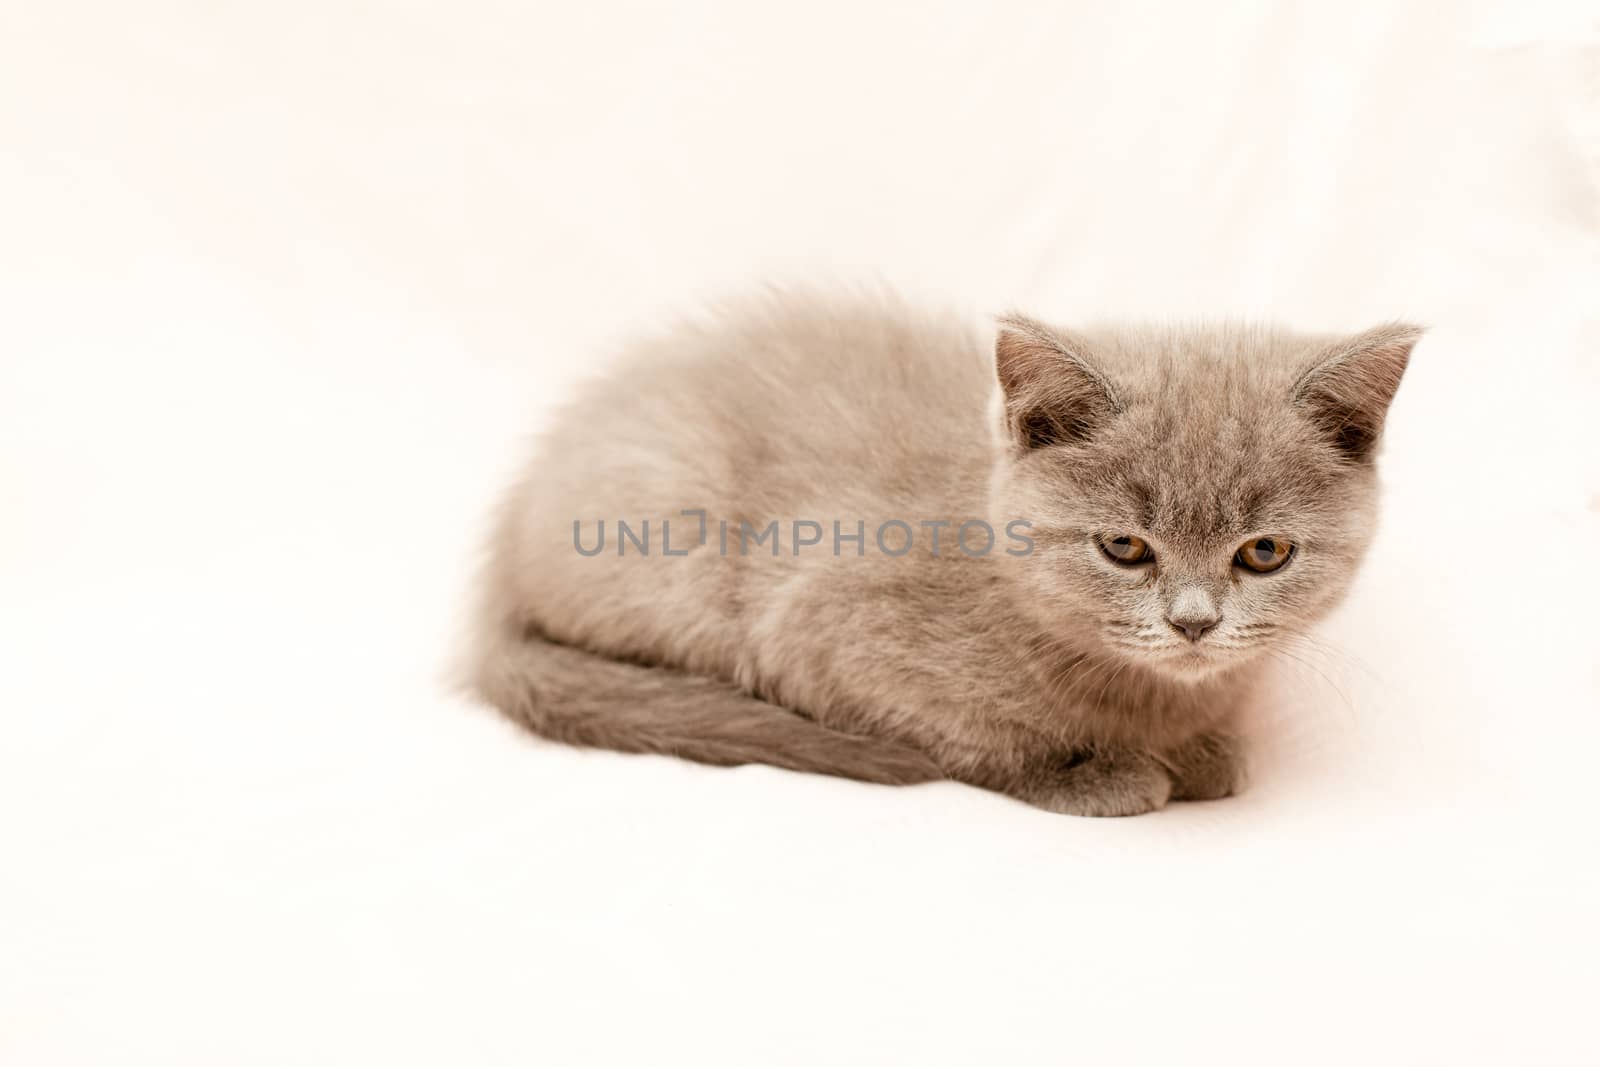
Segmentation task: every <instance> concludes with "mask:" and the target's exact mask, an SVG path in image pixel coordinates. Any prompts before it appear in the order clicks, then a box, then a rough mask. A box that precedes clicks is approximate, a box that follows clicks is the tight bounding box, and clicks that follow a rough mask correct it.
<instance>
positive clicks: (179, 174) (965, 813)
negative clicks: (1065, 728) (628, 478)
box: [0, 2, 1600, 1067]
mask: <svg viewBox="0 0 1600 1067" xmlns="http://www.w3.org/2000/svg"><path fill="white" fill-rule="evenodd" d="M1205 7H1209V8H1211V10H1202V8H1205ZM1585 8H1589V9H1591V10H1592V5H1588V4H1581V3H1580V4H1573V5H1571V7H1570V8H1568V7H1562V6H1539V5H1533V6H1529V5H1527V4H1522V3H1517V4H1506V5H1504V6H1498V7H1489V6H1481V5H1480V6H1473V5H1468V4H1456V3H1443V2H1441V3H1435V4H1426V3H1411V4H1407V3H1400V4H1386V3H1385V4H1372V5H1358V6H1350V5H1344V4H1339V5H1334V4H1325V5H1316V8H1315V9H1314V10H1312V9H1309V8H1308V9H1306V10H1296V9H1295V8H1293V7H1291V6H1289V5H1281V4H1265V3H1262V4H1227V5H1224V4H1212V5H1171V6H1170V7H1168V8H1166V9H1158V8H1153V7H1149V6H1145V5H1121V4H1107V3H1082V4H1070V5H1069V4H1050V5H1045V4H1040V5H1021V4H1018V5H998V6H996V5H979V4H969V5H951V6H947V7H938V6H935V5H920V4H919V5H911V4H906V5H902V6H889V5H883V6H871V7H866V8H863V7H860V6H858V5H856V4H843V3H829V4H820V5H819V4H808V5H799V6H795V5H787V6H783V7H778V6H772V7H767V8H765V9H764V10H763V9H762V8H761V6H760V5H753V4H731V3H730V4H722V5H709V4H678V5H641V6H640V7H638V8H637V9H624V8H621V7H617V6H615V5H611V4H555V3H546V4H543V5H535V6H533V7H531V8H530V7H525V6H519V5H510V4H507V5H491V4H485V3H478V4H466V5H462V4H444V3H438V2H436V3H433V4H431V5H411V6H407V7H403V8H402V7H399V6H395V5H381V6H370V7H369V6H365V5H355V4H349V3H335V4H331V5H330V4H324V3H310V2H300V3H293V4H272V5H265V4H263V5H255V6H254V8H253V9H247V8H244V7H236V8H224V7H223V6H219V5H177V4H165V3H160V2H157V3H145V4H139V5H112V4H109V3H108V4H105V5H103V6H100V7H90V6H84V5H81V4H73V3H60V4H34V5H28V6H27V7H24V6H23V5H22V4H20V3H18V4H11V5H7V7H6V8H5V11H4V14H3V16H0V358H3V363H0V374H3V377H0V516H3V519H4V525H3V527H0V547H3V552H0V715H3V720H0V729H3V733H0V1062H4V1063H7V1064H19V1065H22V1064H27V1065H47V1064H107V1063H116V1064H160V1065H164V1067H167V1065H179V1064H208V1065H209V1064H221V1063H228V1064H243V1063H260V1064H274V1065H277V1064H287V1063H318V1064H321V1063H328V1064H334V1063H349V1062H357V1063H383V1064H404V1063H419V1064H422V1063H430V1064H431V1063H444V1062H451V1063H454V1062H462V1063H470V1064H493V1063H507V1064H513V1063H514V1064H528V1063H551V1064H554V1063H575V1062H685V1063H730V1064H752V1063H818V1062H863V1063H867V1062H880V1063H881V1062H912V1061H916V1062H930V1063H940V1062H949V1063H975V1062H979V1063H1007V1062H1018V1061H1021V1060H1022V1059H1023V1057H1024V1056H1026V1057H1027V1058H1028V1062H1038V1061H1039V1060H1040V1059H1042V1060H1044V1061H1046V1062H1050V1061H1060V1062H1081V1063H1105V1062H1123V1061H1136V1062H1137V1061H1148V1062H1157V1061H1165V1062H1175V1063H1196V1062H1211V1061H1219V1062H1220V1061H1227V1062H1259V1063H1271V1064H1283V1063H1306V1062H1326V1063H1339V1064H1345V1063H1351V1062H1368V1061H1370V1060H1372V1059H1376V1060H1379V1061H1385V1060H1386V1061H1392V1062H1400V1061H1406V1062H1419V1061H1421V1060H1424V1059H1426V1060H1430V1061H1432V1062H1444V1061H1445V1060H1447V1059H1448V1060H1452V1061H1455V1062H1462V1061H1482V1062H1508V1061H1510V1062H1526V1063H1533V1062H1540V1063H1553V1062H1594V1059H1593V1057H1595V1055H1596V1038H1595V1035H1594V1030H1593V1023H1592V1009H1593V1002H1594V996H1595V991H1596V988H1597V985H1600V967H1597V963H1596V959H1597V955H1596V953H1597V952H1600V943H1597V941H1600V938H1597V936H1596V920H1595V910H1594V908H1595V905H1594V901H1595V900H1596V898H1597V894H1600V884H1597V882H1600V879H1597V861H1596V852H1597V850H1596V844H1597V839H1600V831H1597V829H1596V813H1597V812H1596V809H1597V804H1596V799H1595V788H1594V772H1593V768H1594V766H1595V759H1596V752H1597V747H1596V742H1597V741H1600V730H1597V726H1596V719H1597V717H1600V699H1597V690H1600V679H1597V674H1596V667H1595V659H1596V656H1595V652H1596V648H1595V645H1596V641H1595V636H1596V625H1595V614H1596V611H1597V607H1596V605H1597V604H1600V588H1597V582H1596V578H1595V571H1594V566H1593V560H1594V558H1595V551H1596V549H1597V548H1600V538H1597V533H1600V478H1597V472H1600V466H1597V464H1596V455H1595V440H1596V434H1595V429H1594V420H1595V402H1596V399H1597V393H1600V388H1597V385H1600V383H1597V375H1596V356H1595V353H1596V351H1597V345H1600V315H1597V306H1596V305H1597V297H1596V294H1597V293H1600V260H1597V250H1600V240H1597V237H1600V195H1597V194H1600V135H1597V123H1600V89H1597V86H1600V45H1597V43H1596V41H1597V38H1596V31H1595V27H1594V25H1593V24H1592V21H1591V20H1590V17H1589V15H1587V14H1586V12H1585ZM818 275H821V276H828V277H841V278H847V279H848V278H860V277H863V276H877V277H881V278H883V279H886V280H888V281H891V282H893V283H895V284H897V285H899V286H901V287H902V288H906V289H909V290H910V291H912V292H914V293H921V294H925V295H930V296H943V297H946V298H952V297H953V298H955V299H958V300H959V301H960V302H961V303H962V304H963V305H964V306H966V307H968V308H970V309H971V310H972V311H974V313H977V312H981V311H987V310H996V309H999V308H1002V307H1005V306H1008V305H1012V304H1016V305H1020V306H1025V307H1027V308H1030V309H1032V310H1034V311H1036V312H1037V313H1039V314H1043V315H1053V316H1056V317H1059V318H1062V319H1069V320H1070V319H1072V318H1087V317H1092V316H1095V315H1103V314H1192V313H1222V312H1232V313H1262V314H1271V315H1274V316H1277V317H1281V318H1284V319H1287V320H1289V321H1291V322H1294V323H1297V324H1301V325H1306V326H1323V327H1330V328H1333V327H1351V328H1355V327H1360V326H1365V325H1368V324H1370V323H1371V322H1373V321H1377V320H1380V319H1384V318H1389V317H1397V316H1408V317H1413V318H1416V319H1419V320H1422V321H1424V322H1427V323H1430V324H1432V326H1433V327H1434V332H1433V333H1432V334H1431V335H1430V337H1429V338H1428V340H1427V341H1426V342H1425V343H1424V345H1423V346H1422V347H1421V349H1419V351H1418V355H1417V358H1416V361H1415V363H1414V366H1413V370H1412V372H1411V374H1410V376H1409V378H1408V380H1407V382H1406V385H1405V388H1404V389H1403V391H1402V395H1401V397H1400V399H1399V401H1398V403H1397V405H1396V408H1395V411H1394V417H1393V421H1392V429H1391V437H1390V442H1389V452H1388V458H1387V460H1386V471H1387V480H1388V483H1389V498H1388V510H1387V513H1386V519H1385V525H1384V529H1383V533H1382V536H1381V539H1380V541H1379V544H1378V545H1377V548H1376V550H1375V553H1374V555H1373V558H1372V560H1371V564H1370V567H1369V568H1368V570H1367V571H1366V573H1365V576H1364V579H1363V581H1362V584H1361V586H1360V589H1359V591H1358V593H1357V594H1356V595H1355V596H1354V597H1353V599H1352V601H1351V602H1350V604H1349V605H1348V608H1347V609H1346V610H1345V611H1344V612H1342V613H1341V615H1340V616H1339V617H1338V618H1337V619H1336V620H1335V621H1334V622H1333V623H1332V624H1331V625H1330V626H1329V627H1328V629H1327V631H1326V633H1325V634H1324V637H1325V639H1326V640H1327V641H1328V642H1330V643H1333V644H1338V645H1340V646H1341V647H1343V648H1345V649H1346V650H1347V653H1346V654H1344V655H1340V656H1337V657H1327V658H1325V659H1323V660H1322V661H1320V662H1318V663H1317V664H1315V665H1314V667H1315V669H1314V670H1313V669H1308V670H1306V671H1305V672H1303V673H1302V674H1290V675H1286V676H1285V677H1284V678H1283V679H1282V681H1281V684H1280V686H1279V692H1278V694H1277V696H1276V698H1275V699H1274V700H1273V701H1271V702H1270V703H1269V706H1268V707H1267V709H1266V714H1265V715H1264V717H1263V722H1262V725H1261V729H1260V739H1259V743H1258V760H1257V762H1258V771H1257V777H1258V783H1257V785H1256V787H1255V789H1254V790H1253V791H1252V792H1250V793H1249V794H1248V795H1246V796H1244V797H1242V798H1240V799H1237V800H1232V801H1228V802H1223V803H1218V804H1210V805H1183V806H1178V807H1175V808H1173V809H1171V810H1169V811H1167V812H1165V813H1163V814H1161V815H1159V816H1154V817H1148V818H1141V819H1135V820H1123V821H1107V822H1096V821H1083V820H1074V819H1069V818H1061V817H1055V816H1051V815H1047V814H1044V813H1040V812H1036V811H1033V810H1030V809H1028V808H1025V807H1023V806H1021V805H1018V804H1015V803H1011V802H1009V801H1007V800H1004V799H1002V798H1000V797H996V796H990V795H987V794H984V793H980V792H978V791H975V790H972V789H967V788H963V787H960V786H957V785H939V786H934V787H924V788H918V789H909V790H903V791H893V790H887V789H879V788H872V787H866V786H861V785H855V784H850V783H842V782H837V781H832V780H826V779H821V778H806V777H799V776H795V775H790V774H785V773H781V772H777V771H772V770H768V769H762V768H746V769H740V770H736V771H716V770H708V769H704V768H699V767H694V766H689V765H685V764H679V763H674V762H670V761H667V760H658V759H643V758H624V757H618V756H612V755H609V754H595V753H579V752H573V751H568V750H564V749H561V748H557V747H553V746H549V745H544V744H540V743H537V742H534V741H532V740H530V739H526V738H524V737H522V736H520V735H519V734H517V733H516V732H514V731H513V730H512V729H510V728H509V727H507V726H505V725H503V724H502V723H500V722H499V721H498V720H496V719H495V718H493V717H491V716H489V715H487V714H483V713H480V712H479V711H478V710H477V709H475V708H473V707H472V706H470V705H468V704H466V703H464V702H462V701H459V700H457V699H455V698H453V697H451V696H449V695H447V694H446V693H445V692H444V690H443V687H442V681H441V679H442V677H443V667H444V664H445V662H446V659H447V653H448V651H449V649H450V647H451V644H452V642H453V640H454V638H455V634H456V631H457V628H458V626H459V621H460V616H459V609H460V595H459V594H460V591H461V589H462V587H463V584H464V583H465V581H466V578H467V575H468V573H469V570H470V565H471V559H472V547H473V543H474V540H475V537H476V534H477V532H478V530H479V529H480V526H481V520H482V516H483V513H484V511H485V509H486V507H487V505H488V503H489V500H490V499H491V496H492V492H493V489H494V486H495V485H496V484H497V483H498V481H499V480H500V479H501V478H502V477H503V476H504V474H505V473H506V471H507V469H508V468H509V466H510V464H511V463H512V462H513V461H514V459H515V457H516V455H517V448H518V442H519V440H520V438H521V437H522V435H523V434H524V433H525V432H526V431H527V430H528V429H530V428H531V427H532V426H533V425H535V423H536V420H537V418H538V416H539V412H540V411H541V410H543V409H544V408H546V407H547V406H548V405H549V404H551V403H553V402H556V401H558V400H559V398H560V397H561V395H562V393H563V391H564V390H565V389H566V388H567V386H568V384H569V383H570V382H571V381H572V380H574V379H575V378H577V377H578V376H580V375H583V374H585V373H588V372H589V371H590V370H591V369H592V368H593V367H594V365H595V364H596V362H597V361H598V360H601V359H603V358H605V355H606V351H607V346H606V343H607V341H608V340H610V339H612V338H615V337H616V336H618V335H620V334H623V333H626V332H627V331H628V330H630V329H632V328H634V327H636V326H639V325H641V324H646V323H648V322H650V321H652V316H656V315H659V314H661V313H662V312H663V311H664V310H667V309H671V308H673V307H678V306H682V305H684V304H685V303H686V302H690V301H692V300H694V299H697V298H699V297H702V296H705V295H710V294H714V293H717V292H720V291H722V290H723V289H725V288H726V287H728V286H730V285H738V284H743V283H745V282H747V281H748V280H750V279H756V278H771V277H779V278H784V277H788V278H812V277H816V276H818ZM575 447H576V446H575ZM1324 675H1326V677H1324Z"/></svg>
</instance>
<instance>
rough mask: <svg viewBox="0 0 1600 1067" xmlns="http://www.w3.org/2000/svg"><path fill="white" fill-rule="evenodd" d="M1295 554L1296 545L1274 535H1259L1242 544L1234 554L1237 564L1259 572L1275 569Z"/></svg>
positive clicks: (1234, 560) (1263, 572)
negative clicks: (1273, 536) (1280, 539)
mask: <svg viewBox="0 0 1600 1067" xmlns="http://www.w3.org/2000/svg"><path fill="white" fill-rule="evenodd" d="M1292 555H1294V546H1293V545H1291V544H1290V543H1289V542H1287V541H1279V540H1277V539H1276V538H1272V537H1258V538H1256V539H1255V540H1254V541H1251V542H1250V543H1249V544H1247V545H1240V546H1239V551H1237V552H1235V553H1234V554H1233V562H1234V565H1235V566H1239V567H1245V568H1248V569H1249V570H1253V571H1255V572H1256V573H1257V574H1266V573H1268V572H1270V571H1275V570H1277V569H1278V568H1279V567H1281V566H1283V565H1284V564H1285V563H1288V562H1289V557H1290V556H1292Z"/></svg>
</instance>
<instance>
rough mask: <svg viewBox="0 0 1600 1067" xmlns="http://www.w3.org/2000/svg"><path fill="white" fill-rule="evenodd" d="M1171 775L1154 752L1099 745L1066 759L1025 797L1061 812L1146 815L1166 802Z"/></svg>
mask: <svg viewBox="0 0 1600 1067" xmlns="http://www.w3.org/2000/svg"><path fill="white" fill-rule="evenodd" d="M1171 794H1172V779H1171V778H1170V777H1169V776H1168V775H1167V771H1166V768H1165V767H1163V766H1162V765H1161V764H1160V763H1159V762H1157V761H1156V760H1154V759H1151V758H1150V757H1149V756H1146V755H1144V754H1143V753H1139V752H1132V751H1110V752H1107V751H1097V752H1095V753H1093V754H1083V755H1080V756H1076V757H1074V758H1072V759H1069V760H1066V761H1064V762H1063V763H1062V764H1061V765H1060V766H1059V767H1058V768H1055V769H1054V770H1053V771H1052V772H1051V773H1050V774H1049V775H1048V776H1046V777H1045V778H1044V779H1042V780H1041V781H1040V782H1039V784H1038V786H1037V788H1034V789H1031V790H1028V791H1027V795H1025V796H1024V797H1023V798H1022V799H1024V800H1026V801H1028V802H1029V803H1030V804H1033V805H1035V806H1037V807H1041V808H1044V809H1045V810H1047V811H1054V812H1057V813H1059V814H1062V815H1091V816H1117V815H1143V814H1145V813H1146V812H1150V811H1159V810H1161V808H1163V807H1165V806H1166V803H1167V799H1168V797H1169V796H1171Z"/></svg>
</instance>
